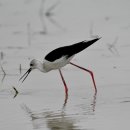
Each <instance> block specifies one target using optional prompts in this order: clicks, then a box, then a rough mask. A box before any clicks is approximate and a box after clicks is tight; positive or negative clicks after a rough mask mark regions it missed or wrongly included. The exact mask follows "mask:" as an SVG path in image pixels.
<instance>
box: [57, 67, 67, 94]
mask: <svg viewBox="0 0 130 130" xmlns="http://www.w3.org/2000/svg"><path fill="white" fill-rule="evenodd" d="M59 73H60V76H61V79H62V81H63V84H64V87H65V93H66V95H68V87H67V85H66V82H65V80H64V77H63V75H62V73H61V70H60V69H59Z"/></svg>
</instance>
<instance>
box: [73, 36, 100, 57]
mask: <svg viewBox="0 0 130 130" xmlns="http://www.w3.org/2000/svg"><path fill="white" fill-rule="evenodd" d="M99 39H100V38H95V39H93V40H90V41H86V40H84V41H82V42H78V43H76V44H73V45H71V47H72V48H71V52H72V53H73V54H71V55H74V54H77V53H79V52H80V51H83V50H84V49H86V48H87V47H89V46H90V45H92V44H93V43H95V42H96V41H98V40H99Z"/></svg>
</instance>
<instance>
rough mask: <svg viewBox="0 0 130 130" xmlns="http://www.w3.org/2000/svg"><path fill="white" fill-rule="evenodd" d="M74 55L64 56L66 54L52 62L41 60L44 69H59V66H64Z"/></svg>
mask: <svg viewBox="0 0 130 130" xmlns="http://www.w3.org/2000/svg"><path fill="white" fill-rule="evenodd" d="M73 57H74V55H73V56H71V57H70V58H66V56H63V57H61V58H60V59H57V60H55V61H53V62H50V61H47V60H44V61H43V67H44V69H45V70H46V72H48V71H50V70H55V69H60V68H61V67H64V66H65V65H66V64H68V63H69V61H70V60H71V59H72V58H73Z"/></svg>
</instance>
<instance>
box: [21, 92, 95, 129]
mask: <svg viewBox="0 0 130 130" xmlns="http://www.w3.org/2000/svg"><path fill="white" fill-rule="evenodd" d="M67 101H68V95H66V96H65V99H64V103H63V106H62V109H61V110H57V111H55V112H54V111H49V110H43V111H40V112H36V111H35V112H34V111H32V110H31V109H30V108H29V107H27V105H25V104H22V105H21V107H22V108H23V110H24V111H25V112H26V113H27V114H28V115H29V117H30V118H31V121H32V125H33V128H34V129H39V128H43V127H47V128H49V129H50V130H75V129H76V130H78V129H79V128H78V127H77V126H76V122H77V120H76V118H75V117H76V116H72V115H73V114H72V115H69V114H67V113H66V112H67V111H66V109H65V108H66V106H67ZM95 104H96V94H94V96H93V101H92V102H91V103H90V104H89V108H91V109H92V110H91V111H93V112H94V111H95ZM87 105H88V104H87ZM86 109H87V108H86Z"/></svg>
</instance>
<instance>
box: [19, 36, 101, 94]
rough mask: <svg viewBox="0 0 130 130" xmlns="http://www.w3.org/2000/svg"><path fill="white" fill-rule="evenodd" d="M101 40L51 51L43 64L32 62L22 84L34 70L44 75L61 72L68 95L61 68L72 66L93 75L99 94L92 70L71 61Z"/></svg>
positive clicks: (83, 42)
mask: <svg viewBox="0 0 130 130" xmlns="http://www.w3.org/2000/svg"><path fill="white" fill-rule="evenodd" d="M99 39H100V38H95V39H93V40H90V41H86V40H85V41H81V42H78V43H76V44H73V45H69V46H63V47H59V48H57V49H55V50H53V51H51V52H50V53H48V54H47V55H46V56H45V58H44V61H43V62H40V61H38V60H36V59H33V60H32V61H31V62H30V68H29V69H28V70H27V72H26V73H25V74H24V75H23V76H22V77H21V78H20V79H19V80H22V79H23V80H22V82H24V80H25V79H26V78H27V76H28V75H29V73H30V72H31V71H32V70H34V69H38V70H40V71H41V72H44V73H46V72H49V71H51V70H59V73H60V76H61V79H62V81H63V84H64V87H65V93H66V94H68V87H67V85H66V82H65V80H64V77H63V75H62V72H61V68H62V67H64V66H65V65H67V64H71V65H73V66H75V67H78V68H80V69H82V70H84V71H87V72H88V73H89V74H90V75H91V78H92V81H93V84H94V89H95V92H97V88H96V84H95V80H94V75H93V72H92V71H91V70H88V69H85V68H83V67H81V66H78V65H76V64H74V63H72V62H70V61H71V59H72V58H73V57H74V56H75V54H77V53H79V52H81V51H82V50H84V49H85V48H87V47H89V46H90V45H92V44H93V43H95V42H96V41H98V40H99Z"/></svg>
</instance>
